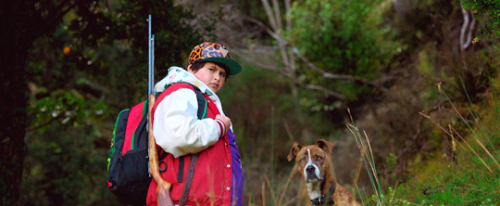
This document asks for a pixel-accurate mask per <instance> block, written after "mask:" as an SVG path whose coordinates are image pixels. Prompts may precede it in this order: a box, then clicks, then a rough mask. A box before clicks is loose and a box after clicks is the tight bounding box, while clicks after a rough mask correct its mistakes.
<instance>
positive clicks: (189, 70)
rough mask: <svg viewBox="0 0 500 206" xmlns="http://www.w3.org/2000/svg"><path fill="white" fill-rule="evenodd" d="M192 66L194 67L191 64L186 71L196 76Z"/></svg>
mask: <svg viewBox="0 0 500 206" xmlns="http://www.w3.org/2000/svg"><path fill="white" fill-rule="evenodd" d="M191 66H192V64H190V65H189V66H188V67H187V69H186V71H188V72H189V73H192V74H194V72H193V70H192V69H191Z"/></svg>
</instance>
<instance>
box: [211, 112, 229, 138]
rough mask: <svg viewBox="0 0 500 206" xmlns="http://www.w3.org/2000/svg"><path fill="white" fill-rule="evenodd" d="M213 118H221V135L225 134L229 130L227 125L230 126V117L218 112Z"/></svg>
mask: <svg viewBox="0 0 500 206" xmlns="http://www.w3.org/2000/svg"><path fill="white" fill-rule="evenodd" d="M215 119H216V120H221V121H222V122H223V123H224V128H225V131H224V133H223V135H225V134H226V133H227V131H228V130H229V127H230V126H231V119H229V117H226V116H221V115H220V114H218V115H217V116H215Z"/></svg>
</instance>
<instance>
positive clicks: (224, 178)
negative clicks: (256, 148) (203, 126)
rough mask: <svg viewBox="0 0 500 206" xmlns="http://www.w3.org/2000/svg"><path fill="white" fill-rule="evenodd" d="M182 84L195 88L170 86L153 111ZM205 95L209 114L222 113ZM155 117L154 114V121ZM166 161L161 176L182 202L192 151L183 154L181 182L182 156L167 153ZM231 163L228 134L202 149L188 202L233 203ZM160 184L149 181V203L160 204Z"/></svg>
mask: <svg viewBox="0 0 500 206" xmlns="http://www.w3.org/2000/svg"><path fill="white" fill-rule="evenodd" d="M181 88H186V89H191V90H193V88H192V87H191V86H190V85H187V84H184V83H177V84H173V85H171V86H169V87H168V88H167V89H166V90H165V91H164V92H163V93H162V94H161V95H160V96H159V97H158V99H157V100H156V103H155V105H154V106H153V108H152V114H154V111H155V110H156V107H157V106H158V104H159V103H160V102H161V100H163V99H164V98H165V97H166V96H168V95H170V94H171V93H172V92H174V91H177V90H178V89H181ZM193 92H194V90H193ZM204 95H205V98H206V100H207V113H206V118H211V119H215V116H216V115H218V114H220V112H219V110H218V109H217V106H216V105H215V104H214V103H213V101H212V100H211V99H210V97H208V95H206V94H204ZM152 116H154V115H152ZM153 120H154V118H153V119H152V121H153ZM159 148H160V147H159ZM161 152H164V151H163V150H162V149H161V148H160V150H159V151H158V153H159V154H160V153H161ZM164 161H165V163H166V164H167V165H168V166H167V170H166V171H165V172H162V173H161V176H162V177H163V179H164V180H165V181H167V182H170V183H172V188H171V190H170V195H171V198H172V200H173V201H174V204H179V200H180V198H181V194H182V190H183V188H184V183H185V182H186V176H187V172H188V169H189V165H190V163H191V161H190V155H186V156H185V158H184V169H183V173H184V174H183V175H182V177H183V180H182V182H177V175H178V174H177V173H178V171H179V158H174V157H173V156H172V155H171V154H168V156H167V157H166V158H165V159H164ZM230 164H231V150H230V148H229V144H228V140H227V135H225V136H224V138H221V139H219V141H217V143H215V145H213V146H211V147H209V148H208V149H206V150H203V151H202V152H200V155H199V158H198V161H197V162H196V165H195V170H194V176H193V181H192V184H191V189H190V191H189V197H188V200H187V205H202V206H205V205H206V206H208V205H228V206H229V205H231V180H232V179H231V178H232V168H231V167H230V166H229V165H230ZM162 167H163V166H162ZM157 187H158V186H157V184H156V182H155V181H154V179H153V180H152V181H151V184H150V185H149V190H148V196H147V199H146V203H147V204H148V205H157V203H156V201H157V198H158V197H157V195H156V189H157Z"/></svg>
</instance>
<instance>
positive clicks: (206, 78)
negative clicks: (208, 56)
mask: <svg viewBox="0 0 500 206" xmlns="http://www.w3.org/2000/svg"><path fill="white" fill-rule="evenodd" d="M188 72H189V73H191V74H193V75H194V76H195V77H196V78H197V79H199V80H200V81H202V82H203V83H205V84H206V85H207V86H208V87H210V89H212V91H214V92H215V93H217V92H218V91H219V90H220V89H221V88H222V86H224V83H225V82H226V70H224V68H222V67H219V66H217V65H216V64H214V63H212V62H207V63H205V66H203V67H202V68H200V69H199V70H198V71H196V72H194V71H193V70H191V66H189V67H188Z"/></svg>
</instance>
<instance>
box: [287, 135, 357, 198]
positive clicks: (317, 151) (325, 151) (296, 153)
mask: <svg viewBox="0 0 500 206" xmlns="http://www.w3.org/2000/svg"><path fill="white" fill-rule="evenodd" d="M332 149H333V143H330V142H328V141H326V140H324V139H320V140H318V141H316V143H315V144H314V145H308V146H302V145H301V144H298V143H295V144H294V145H293V146H292V149H290V154H288V161H289V162H290V161H292V160H293V159H295V163H296V164H297V167H295V168H297V169H296V171H297V172H298V173H299V174H300V175H301V176H302V178H303V179H304V181H305V185H306V186H307V193H308V194H309V198H310V200H311V201H310V204H309V201H307V203H308V204H307V205H334V206H361V204H359V203H358V202H356V200H354V198H353V196H352V194H351V192H349V190H347V188H345V187H344V186H342V185H340V184H339V183H337V182H336V181H335V179H334V177H333V172H332V170H331V161H330V153H332Z"/></svg>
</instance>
